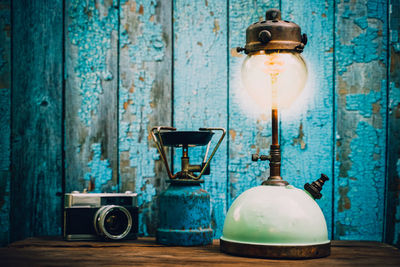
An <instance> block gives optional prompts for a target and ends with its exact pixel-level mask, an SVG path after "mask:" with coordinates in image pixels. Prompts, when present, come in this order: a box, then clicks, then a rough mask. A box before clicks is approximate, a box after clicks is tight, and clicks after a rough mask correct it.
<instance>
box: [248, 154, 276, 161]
mask: <svg viewBox="0 0 400 267" xmlns="http://www.w3.org/2000/svg"><path fill="white" fill-rule="evenodd" d="M251 160H252V161H258V160H261V161H266V160H271V156H270V155H258V154H252V155H251Z"/></svg>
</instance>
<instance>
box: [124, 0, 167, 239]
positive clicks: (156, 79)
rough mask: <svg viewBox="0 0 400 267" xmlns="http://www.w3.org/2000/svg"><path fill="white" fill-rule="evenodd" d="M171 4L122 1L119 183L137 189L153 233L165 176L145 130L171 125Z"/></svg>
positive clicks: (144, 226) (142, 227)
mask: <svg viewBox="0 0 400 267" xmlns="http://www.w3.org/2000/svg"><path fill="white" fill-rule="evenodd" d="M171 7H172V3H171V2H170V1H138V0H136V1H133V0H132V1H131V0H130V1H121V6H120V19H121V25H120V36H119V39H120V45H119V49H120V63H119V68H120V80H119V85H120V88H119V165H120V169H119V174H120V189H121V191H122V192H124V191H126V190H130V191H133V192H137V193H138V205H139V210H140V213H139V232H140V234H143V235H154V234H155V230H156V227H157V205H156V204H157V203H156V195H158V194H159V193H160V192H161V191H162V190H163V189H164V188H165V184H164V182H165V178H166V177H167V175H166V172H165V170H164V168H163V166H162V165H161V164H162V163H161V160H160V159H159V155H158V152H157V149H156V148H155V145H154V144H153V141H152V140H151V138H150V132H149V130H150V129H151V127H153V126H156V125H168V126H169V125H171V109H172V108H171V75H172V74H171V64H172V62H171V55H172V48H171V38H172V37H171Z"/></svg>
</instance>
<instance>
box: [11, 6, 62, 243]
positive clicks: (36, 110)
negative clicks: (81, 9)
mask: <svg viewBox="0 0 400 267" xmlns="http://www.w3.org/2000/svg"><path fill="white" fill-rule="evenodd" d="M62 10H63V2H62V1H61V0H52V1H14V2H13V9H12V18H13V25H12V36H13V41H12V45H13V47H12V61H13V64H12V81H13V83H12V92H13V93H12V101H11V111H12V123H11V125H12V128H11V134H12V152H11V162H12V164H11V174H12V177H11V207H12V209H11V225H10V232H11V240H18V239H22V238H25V237H27V236H37V235H49V234H51V235H56V234H60V227H61V198H59V197H57V196H56V193H57V192H60V191H61V190H62V188H61V181H62V178H61V168H62V166H61V165H62V164H61V162H62V159H61V157H62V152H61V151H62V143H61V136H62V127H61V126H62V117H61V116H62V100H61V97H62V65H63V64H62V52H63V50H62V47H63V44H62V32H63V19H62V17H63V16H62Z"/></svg>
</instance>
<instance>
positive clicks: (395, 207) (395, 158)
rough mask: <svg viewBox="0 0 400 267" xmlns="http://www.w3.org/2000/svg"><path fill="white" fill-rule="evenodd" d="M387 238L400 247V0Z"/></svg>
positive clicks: (394, 9) (394, 20) (393, 55)
mask: <svg viewBox="0 0 400 267" xmlns="http://www.w3.org/2000/svg"><path fill="white" fill-rule="evenodd" d="M389 10H390V13H389V22H388V24H389V32H388V34H389V36H388V38H389V41H388V42H389V45H388V53H389V57H388V58H389V62H388V64H389V67H388V74H389V75H388V76H389V77H388V88H387V89H388V98H387V99H388V103H387V105H388V140H387V149H388V161H387V164H388V165H387V179H388V180H387V187H386V190H387V197H386V203H387V206H386V224H385V226H386V229H385V230H386V231H385V241H386V242H389V243H391V244H395V245H396V246H398V247H400V71H399V69H400V1H399V0H391V1H390V9H389Z"/></svg>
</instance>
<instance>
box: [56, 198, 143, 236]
mask: <svg viewBox="0 0 400 267" xmlns="http://www.w3.org/2000/svg"><path fill="white" fill-rule="evenodd" d="M137 232H138V207H137V194H136V193H132V192H126V193H79V192H77V191H73V192H72V193H69V194H65V198H64V239H66V240H121V239H136V237H137V236H136V235H137Z"/></svg>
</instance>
